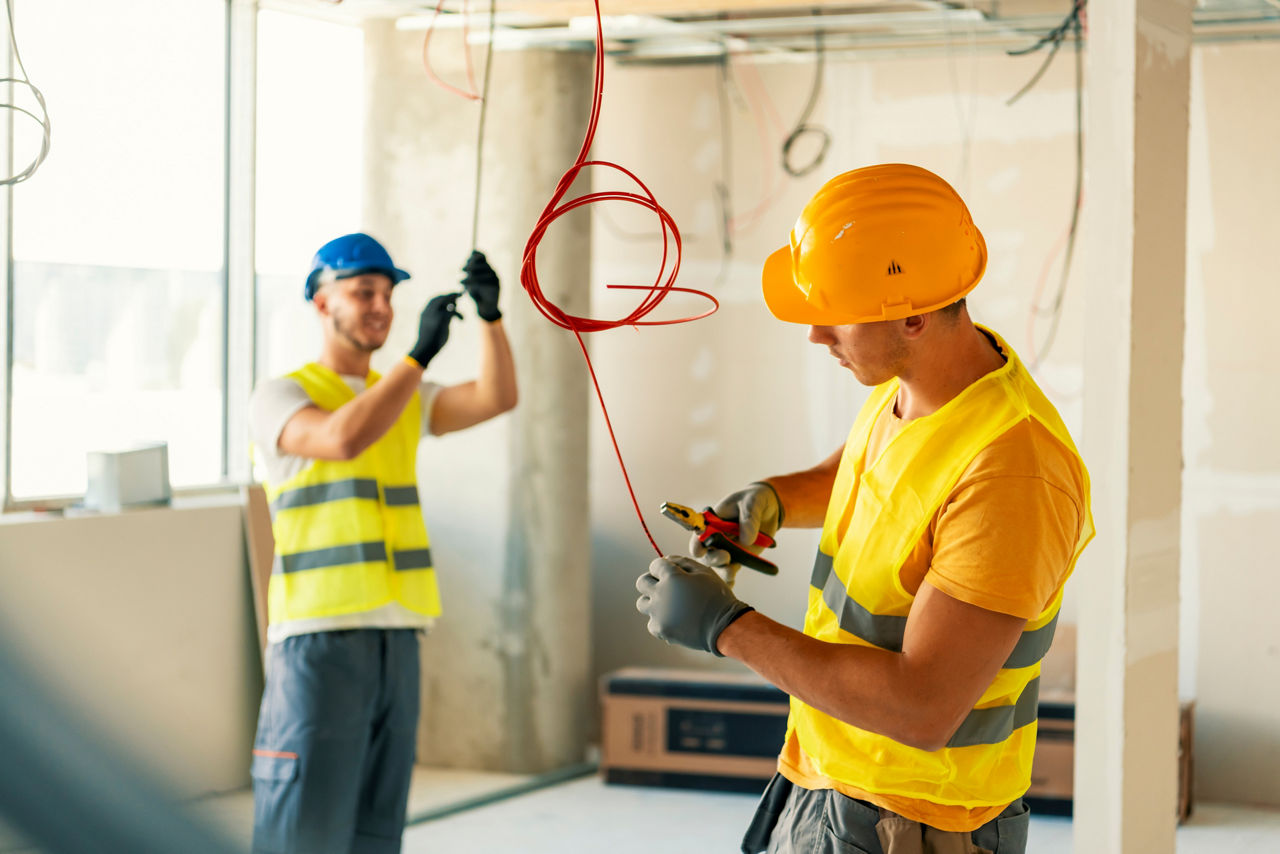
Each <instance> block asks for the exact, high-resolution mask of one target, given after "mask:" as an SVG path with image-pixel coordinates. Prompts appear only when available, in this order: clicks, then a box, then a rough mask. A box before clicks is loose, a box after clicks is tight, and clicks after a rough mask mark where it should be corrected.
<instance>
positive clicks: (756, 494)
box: [689, 481, 783, 587]
mask: <svg viewBox="0 0 1280 854" xmlns="http://www.w3.org/2000/svg"><path fill="white" fill-rule="evenodd" d="M711 511H712V512H713V513H715V514H716V515H717V516H719V517H720V518H721V519H732V520H734V521H736V522H737V523H738V542H739V543H741V544H742V546H743V548H745V549H747V550H748V551H750V552H751V553H752V554H760V552H761V551H763V549H761V548H760V547H759V546H754V545H752V543H754V542H755V541H756V536H757V535H758V534H759V533H760V532H762V531H763V532H764V533H766V534H768V535H769V536H771V537H772V536H773V535H774V534H776V533H777V532H778V529H779V528H780V527H782V519H783V512H782V502H780V501H779V500H778V493H777V492H775V491H774V489H773V487H772V486H770V485H769V484H767V483H764V482H760V481H757V482H756V483H752V484H748V485H747V486H746V487H744V488H742V489H739V490H738V491H737V492H734V493H731V494H729V495H726V496H725V497H724V498H721V499H720V500H719V501H718V502H716V504H715V505H714V506H713V507H712V508H711ZM689 554H691V555H693V556H694V557H695V558H697V559H698V560H700V561H702V562H703V563H705V564H706V565H707V566H710V567H713V568H714V569H716V571H717V572H719V573H720V576H721V577H722V578H723V579H724V580H725V582H726V583H727V584H728V585H729V586H730V587H732V586H733V581H734V578H736V577H737V575H738V570H739V569H741V568H742V567H740V566H739V565H738V564H736V563H731V562H730V560H729V553H728V552H727V551H725V550H724V549H708V548H707V547H706V546H704V545H703V544H702V543H701V542H700V541H699V540H698V535H697V534H694V535H693V536H692V537H690V538H689Z"/></svg>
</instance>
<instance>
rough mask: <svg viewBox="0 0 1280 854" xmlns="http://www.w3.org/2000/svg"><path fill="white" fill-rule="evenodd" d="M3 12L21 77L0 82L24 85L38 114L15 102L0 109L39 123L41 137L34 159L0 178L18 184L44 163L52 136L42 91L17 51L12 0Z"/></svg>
mask: <svg viewBox="0 0 1280 854" xmlns="http://www.w3.org/2000/svg"><path fill="white" fill-rule="evenodd" d="M4 5H5V12H6V13H7V14H8V16H9V44H10V45H12V47H13V60H14V63H15V64H16V65H17V66H18V71H19V73H20V74H21V75H22V76H21V77H4V78H0V83H13V84H17V85H19V86H26V87H27V89H28V90H30V92H31V95H32V97H34V98H35V99H36V103H37V104H39V105H40V115H36V114H35V113H33V112H32V111H31V110H28V109H27V108H26V107H20V106H18V105H17V104H6V103H0V109H4V110H13V111H14V112H15V113H22V114H23V115H25V116H30V117H31V118H33V119H35V121H36V122H37V123H38V124H39V125H40V130H41V139H40V152H39V153H38V154H36V156H35V159H34V160H32V161H31V162H30V163H28V164H27V165H26V167H25V168H23V169H22V170H20V171H18V172H17V173H15V174H13V175H11V176H9V177H8V178H4V179H3V180H0V186H5V185H10V184H20V183H22V182H23V181H25V180H27V179H28V178H30V177H31V176H32V175H34V174H35V173H36V170H37V169H39V168H40V164H41V163H44V159H45V158H46V157H48V156H49V143H50V138H51V136H52V128H51V127H50V124H49V108H48V107H47V106H45V102H44V93H43V92H41V91H40V90H39V89H38V88H36V85H35V84H34V83H32V82H31V78H29V77H28V76H27V69H26V68H25V67H24V66H23V64H22V56H21V54H19V53H18V36H17V34H16V33H15V32H14V26H13V0H5V4H4Z"/></svg>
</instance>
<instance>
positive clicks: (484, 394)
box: [431, 320, 519, 436]
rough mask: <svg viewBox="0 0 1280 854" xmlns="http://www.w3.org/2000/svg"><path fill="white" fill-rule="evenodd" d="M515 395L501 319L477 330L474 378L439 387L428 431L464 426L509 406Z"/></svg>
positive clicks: (511, 362) (440, 432)
mask: <svg viewBox="0 0 1280 854" xmlns="http://www.w3.org/2000/svg"><path fill="white" fill-rule="evenodd" d="M518 396H519V394H518V392H517V390H516V366H515V362H514V360H513V359H512V357H511V345H510V343H508V341H507V334H506V332H504V331H503V329H502V321H501V320H496V321H494V322H492V323H485V324H483V325H482V326H481V331H480V367H479V373H478V374H477V376H476V378H475V379H474V380H468V381H467V382H464V383H459V384H458V385H453V386H449V387H447V388H443V389H441V390H440V393H439V394H437V395H436V402H435V406H433V407H432V409H431V432H432V433H433V434H435V435H437V436H439V435H443V434H445V433H452V432H453V431H454V430H465V429H466V428H468V427H472V426H474V425H476V424H479V423H481V422H483V421H488V420H489V419H490V418H493V417H494V416H495V415H501V414H502V413H504V412H506V411H508V410H510V409H512V408H513V407H515V405H516V399H517V397H518Z"/></svg>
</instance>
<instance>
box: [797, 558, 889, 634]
mask: <svg viewBox="0 0 1280 854" xmlns="http://www.w3.org/2000/svg"><path fill="white" fill-rule="evenodd" d="M834 563H835V559H834V558H832V557H831V555H829V554H826V553H825V552H823V551H822V550H821V549H819V550H818V557H817V558H816V559H815V560H814V562H813V577H812V578H811V579H810V580H809V584H810V586H812V587H816V588H817V589H818V590H820V591H821V592H822V601H823V602H825V603H826V605H827V607H828V608H830V609H831V613H833V614H835V615H836V619H837V621H838V622H839V624H840V628H842V629H844V630H845V631H846V632H848V633H849V634H851V635H857V636H858V637H860V638H862V639H863V640H864V641H866V642H867V643H871V644H875V645H876V646H878V647H880V648H881V649H887V650H890V651H891V652H902V637H903V635H904V634H905V633H906V630H907V618H906V617H894V616H890V615H887V614H873V613H871V612H870V611H868V610H867V609H866V608H864V607H862V606H861V605H859V604H858V602H857V601H856V600H855V599H854V598H853V597H852V596H850V595H849V591H847V590H846V589H845V586H844V582H843V581H841V580H840V576H838V575H836V574H835V571H834V566H833V564H834Z"/></svg>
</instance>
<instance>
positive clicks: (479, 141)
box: [422, 0, 498, 251]
mask: <svg viewBox="0 0 1280 854" xmlns="http://www.w3.org/2000/svg"><path fill="white" fill-rule="evenodd" d="M444 3H445V0H439V2H438V3H436V9H435V12H434V13H433V14H432V16H431V23H430V24H429V25H428V26H427V32H426V35H424V36H423V37H422V67H423V68H425V69H426V72H427V77H429V78H430V79H431V82H432V83H435V84H436V85H437V86H439V87H440V88H442V89H444V90H446V91H448V92H452V93H454V94H455V95H458V96H460V97H463V98H466V99H467V100H469V101H479V102H480V121H479V124H478V127H477V129H476V182H475V199H474V201H473V203H472V206H471V249H472V251H474V250H475V249H476V248H477V244H478V241H479V234H480V186H481V183H482V181H483V178H484V126H485V117H486V116H487V115H488V112H489V79H490V74H489V72H490V70H492V67H493V30H494V23H495V19H496V17H497V12H498V7H497V0H489V42H488V45H487V46H486V47H485V54H484V82H483V83H482V84H481V89H480V91H478V92H477V91H476V77H475V69H474V67H473V66H472V63H471V51H470V49H469V48H467V47H466V45H467V42H468V39H469V37H470V35H471V28H470V9H471V4H470V3H469V2H465V0H464V2H463V5H462V43H463V46H464V47H463V59H464V62H465V63H466V69H467V85H468V86H469V87H470V91H468V90H465V89H459V88H458V87H457V86H454V85H453V84H452V83H449V82H447V81H445V80H443V79H441V78H440V77H439V75H437V74H436V72H435V69H433V68H432V67H431V53H430V48H431V34H432V33H433V32H435V28H436V20H437V19H438V18H439V17H440V12H441V11H442V10H443V9H444Z"/></svg>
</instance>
